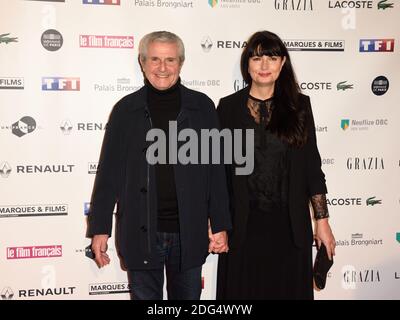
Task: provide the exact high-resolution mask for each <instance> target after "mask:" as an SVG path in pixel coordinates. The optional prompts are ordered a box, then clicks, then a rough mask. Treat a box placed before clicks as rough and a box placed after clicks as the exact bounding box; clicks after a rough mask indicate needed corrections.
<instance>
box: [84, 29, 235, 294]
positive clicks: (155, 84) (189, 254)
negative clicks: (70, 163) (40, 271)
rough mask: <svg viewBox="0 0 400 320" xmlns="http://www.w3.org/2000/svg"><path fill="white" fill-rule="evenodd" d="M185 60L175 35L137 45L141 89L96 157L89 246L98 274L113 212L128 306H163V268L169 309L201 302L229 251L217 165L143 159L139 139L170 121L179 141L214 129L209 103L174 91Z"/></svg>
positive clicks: (119, 111) (119, 107)
mask: <svg viewBox="0 0 400 320" xmlns="http://www.w3.org/2000/svg"><path fill="white" fill-rule="evenodd" d="M184 60H185V51H184V45H183V43H182V40H181V39H180V38H179V37H178V36H176V35H175V34H173V33H170V32H166V31H159V32H153V33H150V34H148V35H146V36H145V37H144V38H143V39H142V40H141V42H140V45H139V62H140V65H141V67H142V71H143V73H144V77H145V85H144V87H143V88H141V89H140V90H138V91H136V92H134V93H132V94H129V95H127V96H125V97H124V98H122V99H121V100H120V101H119V102H118V103H117V104H116V105H115V107H114V109H113V111H112V112H111V115H110V118H109V121H108V125H107V129H106V132H105V136H104V141H103V146H102V150H101V155H100V160H99V167H98V173H97V175H96V180H95V184H94V190H93V194H92V201H91V211H90V214H89V219H88V236H90V237H92V251H93V253H94V255H95V260H96V263H97V264H98V266H99V267H103V266H105V265H106V264H108V263H109V262H110V259H109V257H108V255H107V253H106V252H107V241H108V238H109V237H110V236H111V229H112V216H113V214H112V213H113V208H114V206H115V203H118V214H117V225H116V237H117V239H116V242H117V245H118V249H119V253H120V255H121V257H122V258H123V261H124V264H125V265H126V267H127V269H128V276H129V278H130V280H131V282H132V283H131V288H132V296H133V299H162V298H163V296H162V291H163V283H164V266H165V267H166V275H167V291H168V299H200V294H201V268H202V265H203V263H204V262H205V259H206V257H207V255H208V253H209V252H211V251H213V252H215V253H220V252H227V251H228V245H227V234H226V230H229V229H230V228H231V221H230V214H229V209H228V194H227V190H226V180H225V171H224V167H223V164H218V165H216V164H186V165H183V164H180V163H179V160H178V161H177V163H172V164H171V163H166V164H156V165H150V164H149V162H148V161H147V157H146V154H147V153H148V152H147V151H148V148H149V146H150V145H151V143H150V142H148V141H146V134H147V133H148V131H149V130H150V129H153V128H158V129H162V130H164V132H166V133H167V134H166V136H168V133H169V132H168V128H169V121H176V125H177V131H178V132H179V131H180V130H182V129H185V128H190V129H194V130H196V132H197V133H198V134H199V132H200V129H212V128H218V120H217V114H216V110H215V106H214V104H213V102H212V101H211V100H210V99H209V98H208V97H207V96H206V95H204V94H202V93H199V92H196V91H193V90H189V89H187V88H186V87H184V86H183V85H181V83H180V78H179V74H180V70H181V67H182V64H183V62H184ZM168 149H169V146H168V145H167V146H166V150H168ZM166 159H168V155H167V157H166ZM208 223H209V224H210V228H209V226H208Z"/></svg>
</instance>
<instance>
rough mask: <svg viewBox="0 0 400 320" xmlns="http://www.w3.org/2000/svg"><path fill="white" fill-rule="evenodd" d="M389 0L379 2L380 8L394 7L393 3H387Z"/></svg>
mask: <svg viewBox="0 0 400 320" xmlns="http://www.w3.org/2000/svg"><path fill="white" fill-rule="evenodd" d="M387 1H388V0H382V1H379V2H378V10H379V9H382V10H385V9H387V8H393V3H386V2H387Z"/></svg>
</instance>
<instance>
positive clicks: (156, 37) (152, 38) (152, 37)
mask: <svg viewBox="0 0 400 320" xmlns="http://www.w3.org/2000/svg"><path fill="white" fill-rule="evenodd" d="M153 42H167V43H176V45H177V46H178V55H179V60H180V64H182V63H183V61H185V46H184V45H183V42H182V39H181V38H179V37H178V36H177V35H176V34H175V33H172V32H169V31H154V32H151V33H148V34H146V35H145V36H144V37H143V38H142V39H141V40H140V43H139V59H140V61H141V62H144V61H146V58H147V48H148V47H149V44H150V43H153Z"/></svg>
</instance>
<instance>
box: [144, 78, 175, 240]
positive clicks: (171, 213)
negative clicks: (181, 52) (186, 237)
mask: <svg viewBox="0 0 400 320" xmlns="http://www.w3.org/2000/svg"><path fill="white" fill-rule="evenodd" d="M145 84H146V86H147V88H148V90H147V92H148V94H147V102H148V108H149V111H150V116H151V121H152V124H153V128H158V129H162V130H163V131H164V132H165V134H166V137H167V146H166V151H167V157H166V159H167V164H156V165H155V169H156V183H157V204H158V219H157V220H158V224H157V231H159V232H179V215H178V199H177V196H176V185H175V176H174V168H173V166H172V165H171V164H168V162H169V161H168V159H169V152H168V146H169V144H168V133H169V130H168V128H169V121H176V118H177V117H178V114H179V111H180V109H181V97H180V88H179V86H180V79H178V81H177V82H176V83H175V84H174V85H173V86H172V87H171V88H168V89H166V90H158V89H156V88H154V87H153V86H152V85H151V83H150V82H149V81H148V80H147V79H146V80H145Z"/></svg>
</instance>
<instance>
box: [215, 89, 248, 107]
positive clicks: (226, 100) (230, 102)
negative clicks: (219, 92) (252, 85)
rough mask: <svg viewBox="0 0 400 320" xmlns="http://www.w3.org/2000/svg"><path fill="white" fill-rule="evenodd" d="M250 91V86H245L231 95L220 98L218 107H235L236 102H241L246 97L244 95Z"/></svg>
mask: <svg viewBox="0 0 400 320" xmlns="http://www.w3.org/2000/svg"><path fill="white" fill-rule="evenodd" d="M248 91H249V90H248V87H245V88H243V89H241V90H239V91H236V92H234V93H231V94H230V95H227V96H225V97H222V98H221V99H220V100H219V103H218V107H222V108H230V107H234V105H235V104H237V103H238V102H239V103H240V102H241V101H242V100H243V99H244V97H245V96H246V95H247V94H248Z"/></svg>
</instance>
